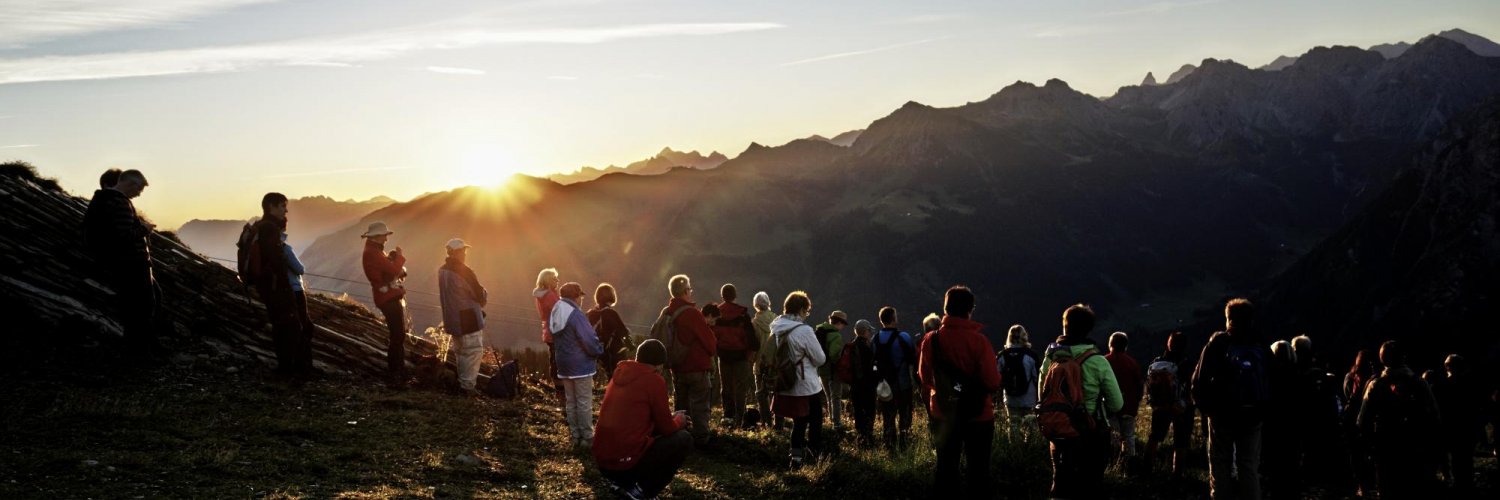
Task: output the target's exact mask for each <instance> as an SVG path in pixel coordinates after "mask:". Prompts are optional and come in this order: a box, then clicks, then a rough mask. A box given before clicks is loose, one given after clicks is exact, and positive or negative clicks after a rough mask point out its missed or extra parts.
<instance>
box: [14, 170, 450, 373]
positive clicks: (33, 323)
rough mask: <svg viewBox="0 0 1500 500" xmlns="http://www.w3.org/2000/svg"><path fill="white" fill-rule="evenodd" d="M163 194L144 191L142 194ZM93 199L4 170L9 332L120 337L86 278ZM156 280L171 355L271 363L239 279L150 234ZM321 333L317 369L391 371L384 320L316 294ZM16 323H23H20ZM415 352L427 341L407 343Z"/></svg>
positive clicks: (262, 318) (262, 319) (252, 303)
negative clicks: (203, 352) (85, 225)
mask: <svg viewBox="0 0 1500 500" xmlns="http://www.w3.org/2000/svg"><path fill="white" fill-rule="evenodd" d="M157 194H158V193H156V192H152V191H148V192H147V193H146V196H153V195H157ZM87 207H88V201H87V200H85V199H83V198H79V197H76V196H72V195H69V194H68V193H66V192H64V191H63V190H62V189H61V188H59V187H57V186H56V185H55V183H49V182H47V180H46V179H43V178H41V177H40V176H38V175H37V173H36V171H35V170H34V169H32V168H31V167H30V166H29V165H26V164H22V163H10V164H5V165H0V213H4V214H5V216H4V217H3V218H0V303H3V304H4V305H5V311H6V314H5V316H6V318H7V321H9V322H11V323H12V325H11V326H13V327H14V329H10V328H7V330H8V331H11V332H17V333H19V332H28V334H29V335H40V336H51V337H70V336H71V337H83V338H96V339H100V340H101V341H103V342H111V341H112V340H111V339H114V338H117V337H119V336H120V335H121V329H120V325H119V323H118V322H117V321H116V320H115V319H114V317H115V315H116V311H115V310H114V305H113V300H112V299H111V297H112V296H113V295H114V294H115V292H114V291H113V290H111V289H109V287H107V286H105V285H103V284H101V283H99V282H98V281H95V280H94V279H92V278H90V272H89V269H91V266H92V265H93V264H92V260H91V259H90V258H89V257H87V256H86V255H85V254H84V252H83V249H82V241H81V240H82V230H81V223H82V219H83V213H84V210H85V209H86V208H87ZM151 245H152V257H153V260H154V261H155V264H154V265H155V268H154V271H155V275H156V279H157V282H158V283H159V284H160V286H161V288H162V297H163V303H162V305H161V310H162V314H163V316H162V317H161V321H160V330H161V334H160V335H161V337H162V338H163V341H164V343H165V344H166V345H168V346H169V347H174V348H179V349H185V348H186V347H187V346H189V345H193V346H195V347H194V350H199V349H198V347H200V346H198V344H201V345H202V346H201V347H206V348H208V349H209V350H212V351H216V352H218V353H219V354H220V355H222V356H223V357H225V358H228V359H234V360H241V361H249V362H256V363H262V364H266V365H268V366H270V365H274V359H275V355H274V351H273V346H272V344H271V337H270V329H269V324H268V323H267V321H266V313H265V306H264V305H263V304H261V302H260V301H259V300H257V299H256V298H255V296H254V293H253V292H251V291H249V290H247V289H246V288H245V287H243V286H241V284H240V282H239V280H238V279H237V278H236V277H235V276H234V274H233V273H232V272H231V271H230V270H228V269H226V268H225V267H223V266H220V265H218V264H215V263H213V262H211V261H209V260H207V259H205V258H204V257H202V256H200V255H198V254H197V253H195V252H194V251H193V250H191V249H189V248H188V247H186V246H184V245H183V244H182V243H180V242H179V241H177V240H176V238H175V237H174V236H173V235H171V234H170V233H160V232H156V233H153V234H152V235H151ZM308 308H309V312H310V315H311V316H312V318H313V322H314V323H316V324H317V331H316V332H315V334H314V337H313V355H314V363H315V365H316V366H317V367H318V368H319V369H321V370H323V371H324V372H326V373H335V374H336V373H346V374H351V375H357V376H367V377H377V376H379V375H381V374H382V373H384V371H385V345H386V340H385V338H386V333H385V327H384V324H383V322H382V321H380V320H379V319H377V318H376V317H375V316H374V315H373V314H371V313H370V312H369V311H368V310H366V309H365V308H364V307H363V306H360V305H359V304H357V303H355V302H352V301H349V300H347V299H340V298H336V297H332V296H327V295H322V294H316V293H314V294H311V296H310V297H309V301H308ZM17 322H18V323H17ZM411 347H412V348H413V349H412V350H413V351H414V353H413V355H414V356H415V355H416V354H418V353H428V354H431V353H432V352H433V346H432V345H431V343H430V342H427V341H425V340H423V339H419V338H416V337H411Z"/></svg>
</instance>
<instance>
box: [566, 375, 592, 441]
mask: <svg viewBox="0 0 1500 500" xmlns="http://www.w3.org/2000/svg"><path fill="white" fill-rule="evenodd" d="M562 385H563V393H564V395H565V399H566V401H567V406H566V407H565V411H566V413H567V417H568V433H569V434H571V435H572V436H573V442H575V443H577V442H580V441H588V440H592V439H594V377H580V378H565V379H562Z"/></svg>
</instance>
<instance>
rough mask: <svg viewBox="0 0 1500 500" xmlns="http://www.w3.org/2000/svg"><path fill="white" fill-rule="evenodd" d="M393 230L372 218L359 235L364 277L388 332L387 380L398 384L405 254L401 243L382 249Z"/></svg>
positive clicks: (402, 362) (402, 378) (402, 377)
mask: <svg viewBox="0 0 1500 500" xmlns="http://www.w3.org/2000/svg"><path fill="white" fill-rule="evenodd" d="M392 234H394V231H391V230H390V229H389V228H387V227H386V225H385V223H384V222H373V223H371V224H370V227H369V228H368V229H367V230H365V234H362V235H360V237H361V238H364V239H365V252H364V257H363V258H364V268H365V278H366V279H368V280H370V291H371V293H372V296H373V297H374V298H375V308H377V309H380V313H381V314H383V315H385V327H386V329H387V330H389V332H390V340H389V343H388V345H387V348H386V355H385V361H386V364H387V368H386V377H387V383H388V384H390V385H391V386H400V385H401V384H403V383H405V382H406V288H405V287H404V286H403V285H402V283H401V280H403V279H405V278H406V268H405V267H404V266H405V265H406V255H404V254H403V253H402V252H401V247H396V249H395V250H392V251H391V253H390V254H389V255H387V254H386V253H385V242H386V240H387V239H389V238H390V236H391V235H392Z"/></svg>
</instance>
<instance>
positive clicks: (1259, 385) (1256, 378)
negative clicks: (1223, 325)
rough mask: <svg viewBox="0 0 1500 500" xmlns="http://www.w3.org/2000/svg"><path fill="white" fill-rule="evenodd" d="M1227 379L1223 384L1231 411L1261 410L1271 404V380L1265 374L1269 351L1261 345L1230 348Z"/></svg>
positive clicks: (1226, 401)
mask: <svg viewBox="0 0 1500 500" xmlns="http://www.w3.org/2000/svg"><path fill="white" fill-rule="evenodd" d="M1227 357H1228V358H1229V366H1228V372H1229V373H1228V375H1229V376H1228V378H1227V380H1225V381H1224V382H1226V384H1227V385H1225V386H1224V389H1225V390H1226V391H1227V392H1225V396H1227V399H1225V401H1224V402H1225V403H1226V404H1227V407H1228V408H1246V407H1261V406H1264V405H1265V404H1266V402H1268V401H1270V400H1271V379H1270V376H1269V375H1268V374H1267V371H1266V361H1267V359H1266V351H1265V349H1264V348H1262V347H1260V345H1258V344H1250V345H1239V344H1231V345H1230V346H1229V352H1228V354H1227Z"/></svg>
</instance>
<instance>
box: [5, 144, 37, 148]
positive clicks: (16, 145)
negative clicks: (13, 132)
mask: <svg viewBox="0 0 1500 500" xmlns="http://www.w3.org/2000/svg"><path fill="white" fill-rule="evenodd" d="M37 146H41V144H15V145H11V146H0V149H21V148H34V147H37Z"/></svg>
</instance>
